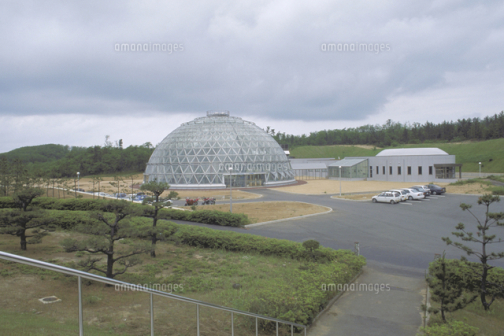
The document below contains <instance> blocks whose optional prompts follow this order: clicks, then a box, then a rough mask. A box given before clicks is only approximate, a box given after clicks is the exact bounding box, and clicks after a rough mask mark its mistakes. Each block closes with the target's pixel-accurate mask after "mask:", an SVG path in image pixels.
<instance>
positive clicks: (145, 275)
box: [0, 231, 364, 335]
mask: <svg viewBox="0 0 504 336" xmlns="http://www.w3.org/2000/svg"><path fill="white" fill-rule="evenodd" d="M69 236H74V237H77V238H78V237H81V238H84V237H85V235H83V234H77V233H74V232H66V231H56V232H52V233H51V234H50V235H49V236H47V237H44V238H43V241H42V243H41V244H35V245H28V251H20V250H19V239H18V238H17V237H14V236H10V235H0V249H1V250H2V251H6V252H9V253H16V254H19V255H23V256H26V257H30V258H35V259H40V260H44V261H49V262H52V263H58V264H63V265H68V266H72V265H75V263H76V262H78V261H79V260H82V259H84V258H86V254H85V253H83V252H80V253H79V252H76V253H66V252H64V251H63V250H62V248H61V247H60V246H59V241H60V240H62V239H64V238H66V237H69ZM121 242H122V244H121V243H118V244H116V246H117V247H116V249H120V248H121V246H126V244H128V243H129V242H128V240H124V241H121ZM141 258H142V259H143V264H141V265H137V266H135V267H133V268H131V269H130V270H128V273H126V274H124V275H121V276H118V277H117V279H118V280H123V281H126V282H130V283H133V284H142V285H147V286H152V287H154V286H155V284H160V286H163V285H164V288H166V291H168V292H169V291H171V292H173V293H174V294H177V295H182V296H186V297H191V298H194V299H198V300H202V301H206V302H211V303H214V304H218V305H223V306H228V307H233V308H236V309H240V310H245V311H251V312H255V313H259V314H264V315H268V314H270V313H272V312H275V311H276V312H278V318H282V319H286V320H293V319H296V320H297V321H304V323H309V322H310V321H311V318H313V316H312V315H313V314H314V313H313V312H310V309H311V310H312V311H313V309H315V311H318V310H319V309H320V307H319V304H320V302H327V300H329V299H330V298H331V297H333V296H334V295H336V294H337V293H336V292H325V291H322V289H321V288H322V287H321V284H322V283H336V284H337V283H346V282H348V281H349V280H350V279H351V278H352V277H353V276H354V275H355V274H356V273H357V272H358V269H359V268H360V265H359V267H357V268H355V267H351V265H348V264H347V262H346V261H345V260H338V261H335V262H330V263H315V262H305V261H297V260H293V259H290V258H280V257H276V256H264V255H259V254H253V253H233V252H226V251H223V250H212V249H202V248H195V247H189V246H185V245H176V244H172V243H163V242H159V243H158V248H157V258H155V259H153V258H150V257H149V256H148V255H141ZM351 258H354V257H353V256H352V257H351ZM355 258H356V257H355ZM358 260H360V261H359V263H362V262H363V260H364V259H363V258H362V260H361V259H358ZM0 279H1V281H0V292H1V293H2V300H1V301H0V311H1V312H2V313H3V312H5V314H2V316H3V319H2V321H1V322H2V324H0V325H1V327H0V329H2V330H11V329H12V328H17V326H19V325H21V324H23V320H25V319H26V318H27V317H30V318H31V317H32V316H33V317H34V319H33V321H38V320H39V319H43V320H44V321H45V322H44V323H43V324H41V325H40V324H37V323H35V322H33V323H25V324H24V326H23V328H24V329H16V333H15V334H16V335H60V334H61V335H63V334H67V335H68V334H74V333H76V332H77V331H76V330H77V329H75V328H76V323H77V321H76V317H77V281H76V279H75V277H67V276H64V275H62V274H57V273H53V272H50V271H46V270H42V269H38V268H34V267H30V266H26V265H22V264H16V263H9V262H5V261H1V262H0ZM233 285H234V286H233ZM161 288H163V287H161ZM51 295H55V296H57V297H58V298H60V299H61V300H62V301H61V302H57V303H52V304H43V303H41V302H39V301H38V299H39V298H42V297H45V296H51ZM83 300H84V321H85V322H84V323H85V332H86V334H88V332H89V334H91V335H94V334H93V332H94V331H93V330H101V331H102V333H101V334H105V335H106V334H107V333H108V332H111V331H113V332H114V334H119V335H147V334H148V333H149V325H150V323H149V308H148V307H149V301H148V300H149V296H148V295H147V294H144V293H139V292H135V291H116V290H115V288H114V287H105V286H104V285H103V284H99V283H91V284H89V283H87V282H85V284H84V286H83ZM314 305H315V306H314ZM154 312H155V329H156V332H157V333H159V334H163V335H165V334H174V335H192V334H195V331H196V327H195V316H196V308H195V306H194V305H192V304H186V303H181V302H178V301H175V300H172V299H165V298H159V297H156V298H155V300H154ZM6 316H8V318H7V317H6ZM254 323H255V320H253V319H250V318H248V317H238V316H235V322H234V324H235V335H253V334H254V331H253V327H254V326H255V324H254ZM201 326H202V332H203V333H202V335H205V334H206V335H229V334H230V314H229V313H226V312H219V311H214V310H210V309H209V308H201ZM9 328H11V329H9ZM265 328H266V326H265V325H262V326H261V329H265ZM42 329H44V330H42ZM18 330H20V332H18ZM54 330H58V332H60V331H61V333H60V334H58V333H56V332H55V331H54ZM71 330H75V331H73V332H72V331H71ZM270 331H271V330H263V331H262V333H261V335H266V334H268V335H271V334H273V333H271V332H270ZM44 332H46V333H45V334H44ZM280 334H281V335H287V334H290V333H289V332H288V331H287V330H286V329H281V333H280Z"/></svg>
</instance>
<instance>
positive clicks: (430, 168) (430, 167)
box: [429, 166, 432, 175]
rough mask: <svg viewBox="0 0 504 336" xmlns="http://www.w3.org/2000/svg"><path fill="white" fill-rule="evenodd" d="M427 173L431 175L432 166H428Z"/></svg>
mask: <svg viewBox="0 0 504 336" xmlns="http://www.w3.org/2000/svg"><path fill="white" fill-rule="evenodd" d="M429 175H432V166H429Z"/></svg>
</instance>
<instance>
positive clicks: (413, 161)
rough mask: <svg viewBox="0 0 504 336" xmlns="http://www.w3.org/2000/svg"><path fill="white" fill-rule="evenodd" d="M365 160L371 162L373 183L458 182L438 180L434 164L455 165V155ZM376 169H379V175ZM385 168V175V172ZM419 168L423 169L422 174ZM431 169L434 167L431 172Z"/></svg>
mask: <svg viewBox="0 0 504 336" xmlns="http://www.w3.org/2000/svg"><path fill="white" fill-rule="evenodd" d="M363 158H367V159H368V160H369V167H368V180H371V181H393V182H433V181H437V182H452V181H454V180H456V179H454V180H452V179H436V169H435V168H434V164H449V163H455V155H418V156H417V155H408V156H372V157H363ZM376 167H378V173H377V170H376V169H377V168H376ZM384 167H385V173H384V171H383V170H384ZM391 167H392V173H391V170H390V168H391ZM399 167H400V174H399ZM408 167H411V173H409V172H408ZM419 167H421V173H420V172H419ZM429 167H432V168H431V169H432V170H431V171H429ZM371 169H372V174H371ZM457 174H458V173H457Z"/></svg>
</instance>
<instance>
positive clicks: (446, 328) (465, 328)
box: [417, 321, 479, 336]
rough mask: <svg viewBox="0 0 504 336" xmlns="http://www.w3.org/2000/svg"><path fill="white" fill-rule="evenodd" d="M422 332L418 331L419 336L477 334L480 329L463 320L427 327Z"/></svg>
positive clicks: (463, 335)
mask: <svg viewBox="0 0 504 336" xmlns="http://www.w3.org/2000/svg"><path fill="white" fill-rule="evenodd" d="M421 331H422V333H418V334H417V335H418V336H423V335H429V336H475V335H477V333H478V331H479V329H478V328H476V327H472V326H470V325H468V324H466V323H464V322H462V321H453V322H450V323H444V324H443V323H440V324H435V325H432V326H428V327H427V328H422V329H421Z"/></svg>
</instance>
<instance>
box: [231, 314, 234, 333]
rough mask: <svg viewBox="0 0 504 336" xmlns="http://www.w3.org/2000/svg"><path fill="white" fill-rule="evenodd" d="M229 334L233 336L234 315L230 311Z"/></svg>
mask: <svg viewBox="0 0 504 336" xmlns="http://www.w3.org/2000/svg"><path fill="white" fill-rule="evenodd" d="M231 336H234V316H233V312H231Z"/></svg>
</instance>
